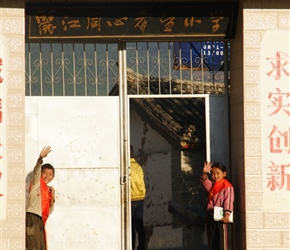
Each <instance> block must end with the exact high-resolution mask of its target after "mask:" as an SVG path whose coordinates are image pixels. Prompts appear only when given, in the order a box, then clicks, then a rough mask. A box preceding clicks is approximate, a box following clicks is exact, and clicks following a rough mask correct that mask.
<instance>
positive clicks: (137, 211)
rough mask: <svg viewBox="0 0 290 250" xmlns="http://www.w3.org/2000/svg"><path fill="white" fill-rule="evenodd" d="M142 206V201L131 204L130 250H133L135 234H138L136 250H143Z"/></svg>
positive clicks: (144, 238)
mask: <svg viewBox="0 0 290 250" xmlns="http://www.w3.org/2000/svg"><path fill="white" fill-rule="evenodd" d="M143 205H144V200H140V201H132V202H131V215H132V216H131V217H132V250H135V243H136V232H137V234H138V247H137V250H145V240H146V236H145V229H144V225H143Z"/></svg>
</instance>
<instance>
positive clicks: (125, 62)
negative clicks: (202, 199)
mask: <svg viewBox="0 0 290 250" xmlns="http://www.w3.org/2000/svg"><path fill="white" fill-rule="evenodd" d="M220 46H222V48H221V47H220ZM228 48H229V45H228V43H227V42H208V41H205V42H196V44H194V43H188V42H185V43H182V42H127V43H125V42H120V43H119V44H88V43H86V44H79V43H75V44H74V43H71V44H68V43H66V44H64V43H59V44H57V43H40V44H38V43H37V44H33V43H30V44H26V96H31V97H33V96H41V97H45V98H48V97H52V99H51V100H52V101H53V99H54V98H55V97H59V98H60V97H61V98H62V100H65V99H64V98H68V100H70V101H71V100H74V99H76V98H79V97H82V98H84V97H86V98H88V99H90V98H104V100H105V99H106V100H109V99H110V98H113V99H114V100H115V98H116V96H117V97H118V105H117V106H116V107H118V115H119V118H120V119H119V128H118V132H119V135H118V136H119V143H120V145H119V149H118V150H119V155H120V158H119V160H120V169H119V177H120V179H119V180H118V181H119V183H120V184H121V185H120V187H121V188H120V207H119V208H118V209H119V211H120V213H119V214H120V216H121V217H120V218H121V219H120V221H121V230H120V238H119V240H120V242H121V248H120V249H130V248H131V235H130V233H131V231H130V230H129V228H130V206H128V204H130V200H129V197H130V190H129V186H130V185H128V183H129V180H130V179H129V175H130V173H129V167H128V166H129V154H128V148H129V143H130V132H129V131H130V126H129V113H130V111H129V106H130V104H129V101H130V99H137V98H139V99H148V98H191V99H192V98H202V99H204V100H206V102H208V103H209V102H210V100H209V98H208V96H209V95H210V94H221V95H223V96H227V94H228V87H229V76H228V60H227V58H228ZM217 51H218V55H220V54H221V53H223V54H222V58H226V59H224V60H220V64H219V65H218V68H216V66H215V65H214V62H216V61H218V60H215V58H214V57H215V56H214V55H217V54H216V53H217ZM107 98H108V99H107ZM113 102H114V101H113ZM96 103H97V102H96ZM109 103H110V101H109V102H108V103H107V104H108V105H110V104H109ZM220 104H221V105H222V106H223V107H225V110H226V107H227V98H225V102H224V101H222V102H220ZM58 105H59V106H60V107H59V108H62V102H59V103H58ZM63 106H64V107H63V108H68V107H67V105H63ZM82 107H83V108H84V109H85V106H82ZM97 113H98V112H97ZM69 114H70V113H69ZM98 114H99V115H100V118H104V116H109V115H110V114H109V113H106V112H105V113H104V114H101V113H98ZM225 117H227V115H225ZM83 118H84V117H83ZM207 119H208V120H209V118H208V117H207ZM225 124H227V122H226V123H225ZM167 125H168V126H169V124H168V123H167ZM103 129H107V128H106V127H103ZM209 136H210V135H209V134H207V139H208V140H209ZM105 147H106V146H105ZM59 195H61V194H59ZM72 199H73V198H72ZM117 207H118V205H117ZM99 226H100V230H102V227H103V226H106V225H99ZM95 233H96V234H98V232H93V233H92V234H91V237H94V234H95ZM55 240H56V241H58V240H60V239H55ZM92 242H94V241H92ZM94 243H95V244H97V243H96V242H94ZM78 244H81V243H80V242H79V243H78ZM107 244H108V245H107V248H108V249H109V248H110V245H109V244H110V243H109V242H108V243H107ZM94 246H95V245H94ZM102 246H103V247H104V245H102Z"/></svg>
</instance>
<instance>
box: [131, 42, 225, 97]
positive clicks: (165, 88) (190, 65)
mask: <svg viewBox="0 0 290 250" xmlns="http://www.w3.org/2000/svg"><path fill="white" fill-rule="evenodd" d="M221 44H222V45H223V43H222V42H193V43H188V42H184V43H182V42H169V43H163V42H151V43H127V46H126V52H127V67H128V68H127V74H128V88H129V90H130V91H129V93H130V94H136V95H142V94H145V95H152V94H157V95H160V94H169V95H171V94H224V93H225V83H227V81H225V72H224V70H225V69H224V68H225V67H224V65H225V64H224V61H225V58H224V48H223V49H221V48H219V47H218V46H221ZM228 46H229V45H228ZM228 48H229V47H227V48H226V49H227V51H228ZM227 51H226V52H227ZM225 54H227V53H225ZM226 78H228V77H227V76H226Z"/></svg>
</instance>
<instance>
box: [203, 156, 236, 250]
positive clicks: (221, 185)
mask: <svg viewBox="0 0 290 250" xmlns="http://www.w3.org/2000/svg"><path fill="white" fill-rule="evenodd" d="M208 174H210V175H211V180H210V179H209V178H208ZM226 175H227V172H226V168H225V166H224V165H223V164H221V163H218V162H216V163H211V162H205V163H204V167H203V170H202V174H201V176H200V181H201V184H202V185H203V187H204V188H205V190H206V191H207V192H208V197H207V208H206V211H207V238H208V249H209V250H232V249H233V243H232V223H230V222H231V221H230V215H231V213H233V208H234V188H233V185H232V184H231V183H230V182H229V181H228V180H227V178H226ZM215 206H216V207H222V209H223V214H222V218H221V219H219V220H218V221H217V220H216V219H214V215H213V212H214V207H215Z"/></svg>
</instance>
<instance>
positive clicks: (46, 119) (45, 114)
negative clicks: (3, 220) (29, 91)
mask: <svg viewBox="0 0 290 250" xmlns="http://www.w3.org/2000/svg"><path fill="white" fill-rule="evenodd" d="M25 110H26V111H25V112H26V114H25V116H26V173H27V174H29V173H30V172H31V171H32V169H33V167H34V164H35V162H36V159H37V157H38V155H39V152H40V150H41V149H42V147H44V146H46V145H49V146H51V147H52V152H51V153H50V154H49V155H48V157H47V158H45V159H44V162H49V163H51V164H52V165H53V166H54V167H55V170H56V174H55V178H54V180H53V181H52V182H51V183H50V184H51V185H52V186H54V188H55V190H56V203H55V210H54V211H53V213H52V214H51V216H50V217H49V219H48V221H47V226H46V229H47V237H48V247H49V249H54V250H61V249H63V250H66V249H71V250H79V249H92V250H97V249H116V250H117V249H121V212H120V211H121V205H120V200H121V199H120V139H119V138H120V135H119V133H120V126H119V99H118V97H72V98H69V97H26V109H25ZM26 182H27V184H28V183H29V182H30V180H29V178H27V180H26Z"/></svg>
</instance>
